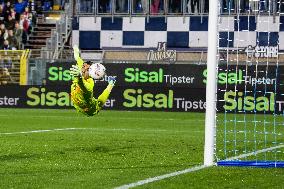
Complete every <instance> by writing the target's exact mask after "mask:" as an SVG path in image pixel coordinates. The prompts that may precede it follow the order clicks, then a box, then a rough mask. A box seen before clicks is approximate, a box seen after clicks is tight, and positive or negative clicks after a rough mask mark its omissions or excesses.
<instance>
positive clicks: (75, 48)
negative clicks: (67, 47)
mask: <svg viewBox="0 0 284 189" xmlns="http://www.w3.org/2000/svg"><path fill="white" fill-rule="evenodd" d="M73 53H74V58H75V60H76V62H77V65H78V67H79V68H80V69H81V68H82V66H83V64H84V61H83V59H82V58H81V57H80V50H79V48H78V46H77V45H74V46H73Z"/></svg>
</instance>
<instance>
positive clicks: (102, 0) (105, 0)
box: [99, 0, 109, 13]
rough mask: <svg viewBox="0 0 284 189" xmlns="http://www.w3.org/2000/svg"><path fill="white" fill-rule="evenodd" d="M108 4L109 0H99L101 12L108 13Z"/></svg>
mask: <svg viewBox="0 0 284 189" xmlns="http://www.w3.org/2000/svg"><path fill="white" fill-rule="evenodd" d="M108 5H109V0H99V12H100V13H106V12H107V6H108Z"/></svg>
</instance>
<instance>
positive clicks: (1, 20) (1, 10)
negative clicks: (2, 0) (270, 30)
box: [0, 5, 4, 24]
mask: <svg viewBox="0 0 284 189" xmlns="http://www.w3.org/2000/svg"><path fill="white" fill-rule="evenodd" d="M2 23H4V8H3V5H0V24H2Z"/></svg>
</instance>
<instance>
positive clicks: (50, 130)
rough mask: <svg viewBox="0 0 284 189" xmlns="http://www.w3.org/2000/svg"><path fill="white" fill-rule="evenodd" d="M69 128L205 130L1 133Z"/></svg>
mask: <svg viewBox="0 0 284 189" xmlns="http://www.w3.org/2000/svg"><path fill="white" fill-rule="evenodd" d="M69 130H93V131H136V132H172V133H187V132H189V133H199V132H203V131H172V130H162V129H157V130H155V129H144V130H143V129H125V128H121V129H112V128H59V129H45V130H32V131H19V132H9V133H0V135H15V134H32V133H45V132H54V131H69Z"/></svg>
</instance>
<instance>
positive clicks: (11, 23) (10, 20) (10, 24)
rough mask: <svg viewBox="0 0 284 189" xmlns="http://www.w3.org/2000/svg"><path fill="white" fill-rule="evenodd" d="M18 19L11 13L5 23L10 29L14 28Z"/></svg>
mask: <svg viewBox="0 0 284 189" xmlns="http://www.w3.org/2000/svg"><path fill="white" fill-rule="evenodd" d="M15 23H16V20H15V19H13V17H12V16H11V15H9V16H8V21H7V22H6V23H5V27H6V29H8V30H13V29H14V28H15Z"/></svg>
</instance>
